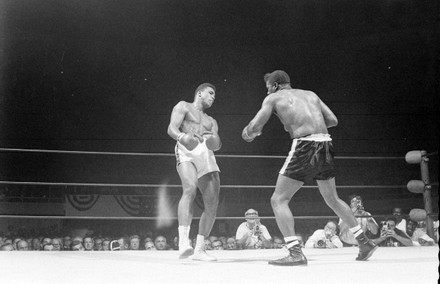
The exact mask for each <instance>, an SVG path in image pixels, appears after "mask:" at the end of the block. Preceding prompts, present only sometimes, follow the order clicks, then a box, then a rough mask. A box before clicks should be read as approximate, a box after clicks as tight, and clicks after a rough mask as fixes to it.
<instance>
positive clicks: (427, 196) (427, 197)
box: [420, 151, 435, 239]
mask: <svg viewBox="0 0 440 284" xmlns="http://www.w3.org/2000/svg"><path fill="white" fill-rule="evenodd" d="M420 152H421V154H422V159H421V162H420V173H421V176H422V181H423V183H424V184H425V190H424V191H423V201H424V203H425V210H426V215H427V217H426V231H427V233H428V236H430V237H431V238H433V239H435V238H434V220H433V218H432V215H431V214H432V198H431V184H430V180H429V168H428V162H429V158H428V156H427V155H426V151H420Z"/></svg>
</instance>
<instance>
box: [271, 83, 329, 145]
mask: <svg viewBox="0 0 440 284" xmlns="http://www.w3.org/2000/svg"><path fill="white" fill-rule="evenodd" d="M272 95H273V96H274V98H273V99H274V111H275V113H276V115H277V116H278V117H279V119H280V120H281V123H283V125H284V129H285V130H286V131H287V132H289V134H290V136H291V138H298V137H302V136H307V135H310V134H316V133H328V131H327V125H326V120H325V117H324V116H325V115H333V113H331V111H330V110H329V109H328V107H327V106H325V105H324V106H325V109H324V110H323V107H322V105H323V103H322V102H321V100H320V99H319V97H318V96H317V95H316V94H315V93H313V92H310V91H304V90H298V89H284V90H280V91H278V92H276V93H274V94H272ZM328 111H330V113H327V112H328ZM323 112H324V113H323ZM333 116H334V115H333Z"/></svg>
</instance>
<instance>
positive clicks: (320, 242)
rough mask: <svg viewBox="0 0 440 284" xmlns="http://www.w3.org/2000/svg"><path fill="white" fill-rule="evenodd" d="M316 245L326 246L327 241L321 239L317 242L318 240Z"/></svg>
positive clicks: (319, 246)
mask: <svg viewBox="0 0 440 284" xmlns="http://www.w3.org/2000/svg"><path fill="white" fill-rule="evenodd" d="M316 246H317V247H318V248H325V242H324V240H319V241H317V242H316Z"/></svg>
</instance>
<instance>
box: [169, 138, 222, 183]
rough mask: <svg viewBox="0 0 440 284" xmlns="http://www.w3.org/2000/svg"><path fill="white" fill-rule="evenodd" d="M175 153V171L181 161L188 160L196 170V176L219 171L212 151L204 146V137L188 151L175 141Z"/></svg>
mask: <svg viewBox="0 0 440 284" xmlns="http://www.w3.org/2000/svg"><path fill="white" fill-rule="evenodd" d="M175 153H176V162H177V164H176V167H177V171H179V165H180V164H181V163H184V162H190V163H192V164H193V165H194V167H195V168H196V170H197V178H201V177H202V176H204V175H206V174H207V173H211V172H220V169H219V167H218V166H217V161H216V160H215V156H214V152H213V151H211V150H209V149H208V147H207V146H206V139H205V140H203V142H201V143H199V145H197V147H196V148H194V150H192V151H189V150H188V149H187V148H186V147H185V146H183V145H182V144H181V143H180V142H177V143H176V148H175Z"/></svg>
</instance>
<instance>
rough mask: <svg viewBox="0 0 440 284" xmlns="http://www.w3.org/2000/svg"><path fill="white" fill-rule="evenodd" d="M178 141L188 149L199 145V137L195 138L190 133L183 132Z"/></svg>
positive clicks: (190, 149)
mask: <svg viewBox="0 0 440 284" xmlns="http://www.w3.org/2000/svg"><path fill="white" fill-rule="evenodd" d="M178 141H179V142H180V144H182V145H183V146H184V147H185V148H186V149H188V150H189V151H192V150H194V149H195V148H196V147H197V145H199V139H197V138H196V137H195V136H194V135H193V134H192V133H185V135H183V136H182V137H180V138H179V139H178Z"/></svg>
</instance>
